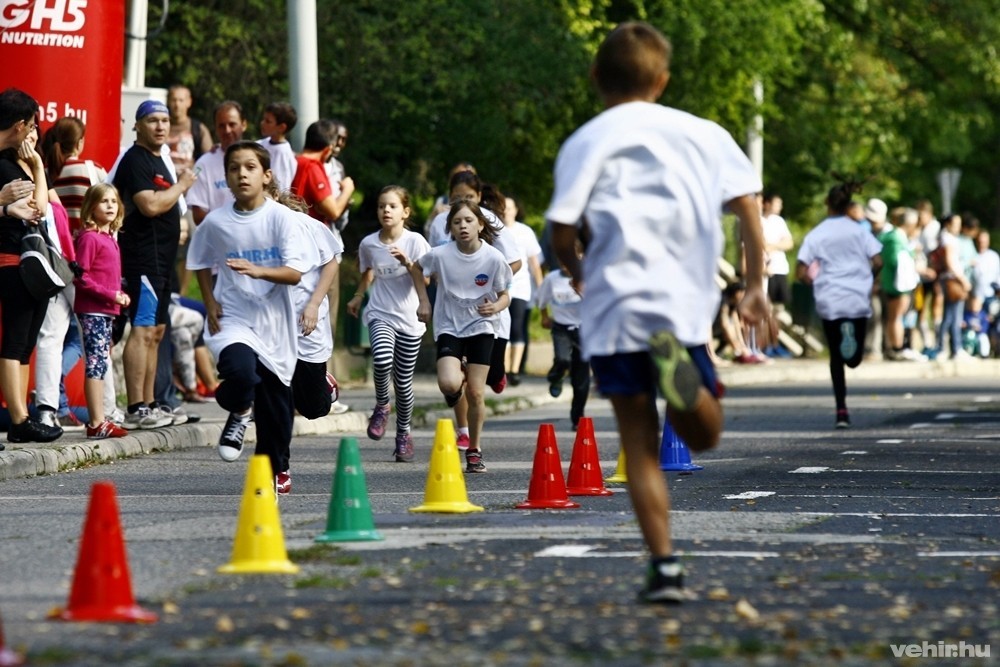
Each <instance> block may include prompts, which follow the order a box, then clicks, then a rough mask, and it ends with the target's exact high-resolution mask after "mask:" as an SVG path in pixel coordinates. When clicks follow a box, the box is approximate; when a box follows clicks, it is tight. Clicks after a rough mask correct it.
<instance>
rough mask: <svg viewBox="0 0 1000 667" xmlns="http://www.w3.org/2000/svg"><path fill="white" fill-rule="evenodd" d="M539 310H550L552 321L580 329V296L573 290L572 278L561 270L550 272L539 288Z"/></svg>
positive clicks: (537, 298) (537, 299)
mask: <svg viewBox="0 0 1000 667" xmlns="http://www.w3.org/2000/svg"><path fill="white" fill-rule="evenodd" d="M536 301H537V302H538V307H539V308H548V309H549V310H550V311H551V313H552V320H553V321H555V322H558V323H559V324H562V325H565V326H567V327H571V328H574V329H578V328H579V327H580V322H581V318H580V302H581V299H580V295H579V294H577V293H576V290H575V289H573V285H572V284H571V283H570V278H569V276H567V275H566V274H565V273H563V272H562V271H561V270H560V269H556V270H555V271H549V274H548V275H547V276H545V279H544V280H542V284H541V285H540V286H539V287H538V295H537V297H536Z"/></svg>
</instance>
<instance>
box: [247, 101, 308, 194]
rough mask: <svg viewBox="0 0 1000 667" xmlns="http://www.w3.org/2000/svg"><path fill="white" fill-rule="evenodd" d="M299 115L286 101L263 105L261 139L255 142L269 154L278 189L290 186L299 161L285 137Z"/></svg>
mask: <svg viewBox="0 0 1000 667" xmlns="http://www.w3.org/2000/svg"><path fill="white" fill-rule="evenodd" d="M298 120H299V115H298V113H296V111H295V107H293V106H292V105H291V104H289V103H288V102H271V103H270V104H268V105H267V106H266V107H264V113H263V115H261V117H260V134H261V137H263V138H262V139H260V140H259V141H258V142H257V143H259V144H260V145H261V146H263V147H264V148H266V149H267V152H268V153H270V154H271V173H272V174H273V175H274V181H275V184H276V185H277V186H278V189H279V190H287V189H288V188H290V187H291V186H292V179H293V178H295V170H296V169H298V166H299V163H298V161H297V160H296V159H295V151H293V150H292V144H290V143H289V142H288V139H287V138H286V137H287V136H288V133H289V132H291V131H292V130H293V129H295V125H296V124H297V123H298Z"/></svg>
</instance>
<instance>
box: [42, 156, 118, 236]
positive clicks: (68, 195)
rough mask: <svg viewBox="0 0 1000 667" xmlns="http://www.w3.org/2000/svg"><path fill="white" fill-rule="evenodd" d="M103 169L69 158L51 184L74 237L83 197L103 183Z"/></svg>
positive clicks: (77, 231)
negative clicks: (67, 218)
mask: <svg viewBox="0 0 1000 667" xmlns="http://www.w3.org/2000/svg"><path fill="white" fill-rule="evenodd" d="M107 175H108V174H107V172H106V171H104V167H102V166H101V165H99V164H97V163H95V162H92V161H90V160H79V159H77V158H75V157H71V158H70V159H68V160H66V164H64V165H63V168H62V171H60V172H59V177H58V178H56V179H55V181H53V183H52V188H53V189H54V190H55V191H56V193H57V194H58V195H59V201H61V202H62V205H63V206H65V207H66V212H67V213H69V228H70V230H71V231H72V232H73V236H76V235H77V234H78V233H79V232H80V228H81V227H82V225H81V224H80V209H81V208H82V207H83V196H84V195H85V194H87V189H88V188H90V186H91V185H94V184H96V183H103V182H104V179H105V178H106V177H107Z"/></svg>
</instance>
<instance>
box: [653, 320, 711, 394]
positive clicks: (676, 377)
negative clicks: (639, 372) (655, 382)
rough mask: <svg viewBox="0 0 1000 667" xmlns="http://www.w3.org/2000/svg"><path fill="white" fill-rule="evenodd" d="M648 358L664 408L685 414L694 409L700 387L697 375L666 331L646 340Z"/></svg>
mask: <svg viewBox="0 0 1000 667" xmlns="http://www.w3.org/2000/svg"><path fill="white" fill-rule="evenodd" d="M649 354H650V356H651V357H652V358H653V363H654V364H655V365H656V369H657V371H658V375H659V387H660V391H661V392H662V393H663V398H665V399H667V405H669V406H670V407H672V408H673V409H674V410H679V411H681V412H687V411H689V410H692V409H693V408H694V404H695V401H697V400H698V389H699V387H701V372H700V371H699V370H698V367H697V366H695V365H694V362H692V361H691V357H690V355H688V351H687V350H686V349H685V348H684V346H683V345H681V344H680V342H679V341H678V340H677V338H675V337H674V334H672V333H671V332H669V331H659V332H657V333H655V334H653V336H652V337H651V338H650V339H649Z"/></svg>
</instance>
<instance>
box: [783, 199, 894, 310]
mask: <svg viewBox="0 0 1000 667" xmlns="http://www.w3.org/2000/svg"><path fill="white" fill-rule="evenodd" d="M880 252H882V244H881V243H879V241H878V239H876V238H875V236H873V235H872V233H871V232H869V231H866V230H865V229H864V228H863V227H861V225H859V224H858V223H857V222H855V221H854V220H852V219H851V218H849V217H847V216H846V215H845V216H838V217H836V218H827V219H825V220H823V221H822V222H821V223H819V224H818V225H817V226H816V227H815V228H814V229H813V230H812V231H811V232H809V233H808V234H806V237H805V239H803V241H802V247H800V248H799V261H800V262H802V263H803V264H805V265H806V266H809V265H811V264H812V263H813V262H817V263H818V269H819V273H818V274H817V275H816V277H815V278H814V279H813V298H814V299H815V301H816V312H817V313H819V316H820V318H822V319H824V320H837V319H840V318H842V317H848V318H858V317H871V314H872V308H871V293H872V267H871V258H872V257H874V256H875V255H877V254H879V253H880Z"/></svg>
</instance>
